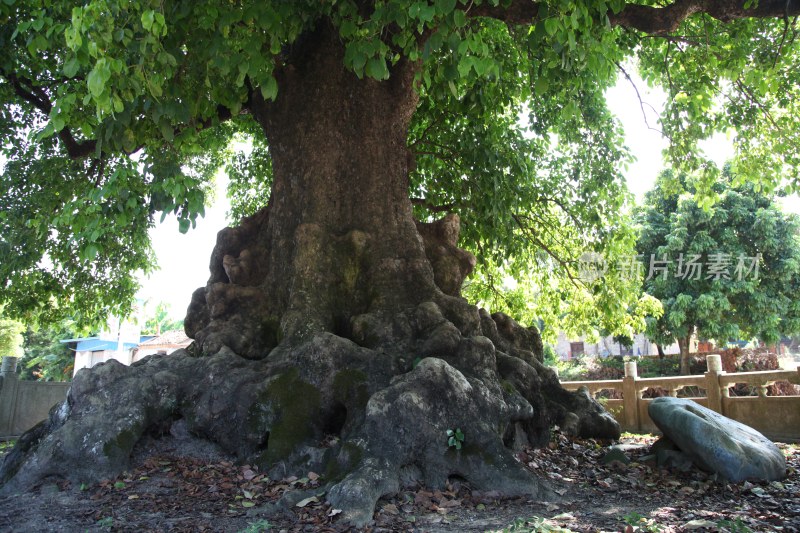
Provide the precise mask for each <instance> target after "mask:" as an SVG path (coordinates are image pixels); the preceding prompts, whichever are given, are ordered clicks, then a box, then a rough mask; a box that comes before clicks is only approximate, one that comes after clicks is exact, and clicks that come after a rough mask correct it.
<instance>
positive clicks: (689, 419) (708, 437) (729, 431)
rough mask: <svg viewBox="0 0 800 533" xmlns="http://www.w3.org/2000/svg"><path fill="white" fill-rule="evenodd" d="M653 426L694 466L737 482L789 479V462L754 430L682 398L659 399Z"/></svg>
mask: <svg viewBox="0 0 800 533" xmlns="http://www.w3.org/2000/svg"><path fill="white" fill-rule="evenodd" d="M648 413H649V414H650V418H651V419H652V420H653V422H654V423H655V424H656V426H658V428H659V429H660V430H661V431H662V432H663V433H664V435H665V436H666V437H667V438H669V439H670V440H672V441H673V442H674V443H675V444H676V445H677V446H678V448H680V450H681V451H682V452H683V453H685V454H686V455H688V456H689V457H690V458H691V459H692V461H693V462H694V464H696V465H697V466H699V467H700V468H702V469H704V470H708V471H711V472H716V473H717V474H719V475H720V476H722V477H724V478H725V479H727V480H729V481H733V482H739V481H744V480H745V479H749V480H766V481H773V480H777V479H782V478H784V477H785V476H786V459H785V458H784V456H783V453H781V451H780V450H779V449H778V447H777V446H775V444H774V443H773V442H772V441H770V440H769V439H767V438H766V437H765V436H764V435H762V434H761V433H759V432H758V431H756V430H754V429H753V428H751V427H749V426H746V425H744V424H741V423H739V422H736V421H735V420H731V419H730V418H727V417H725V416H722V415H721V414H719V413H715V412H714V411H712V410H711V409H708V408H706V407H703V406H702V405H700V404H698V403H696V402H693V401H692V400H685V399H682V398H656V399H655V400H653V401H652V402H650V406H649V408H648Z"/></svg>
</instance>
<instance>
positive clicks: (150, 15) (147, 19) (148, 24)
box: [142, 9, 156, 31]
mask: <svg viewBox="0 0 800 533" xmlns="http://www.w3.org/2000/svg"><path fill="white" fill-rule="evenodd" d="M155 16H156V12H155V11H153V10H152V9H150V10H148V11H145V12H144V13H142V27H143V28H144V29H146V30H147V31H150V30H151V29H152V27H153V22H154V21H155Z"/></svg>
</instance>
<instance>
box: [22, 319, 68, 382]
mask: <svg viewBox="0 0 800 533" xmlns="http://www.w3.org/2000/svg"><path fill="white" fill-rule="evenodd" d="M82 333H83V332H82V331H81V330H79V329H78V328H77V327H76V326H75V322H74V321H73V320H71V319H62V320H59V321H58V322H56V323H54V324H47V325H40V326H38V327H31V326H29V327H28V328H26V329H25V333H24V338H25V342H24V344H23V351H24V356H23V358H22V361H21V366H22V372H21V373H20V377H21V378H22V379H36V380H41V381H71V380H72V372H73V370H74V367H75V352H73V351H72V350H70V349H69V347H68V346H67V345H66V344H64V343H62V342H61V341H62V340H65V339H74V338H76V337H79V336H81V334H82Z"/></svg>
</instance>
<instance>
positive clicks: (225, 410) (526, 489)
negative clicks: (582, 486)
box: [0, 299, 619, 524]
mask: <svg viewBox="0 0 800 533" xmlns="http://www.w3.org/2000/svg"><path fill="white" fill-rule="evenodd" d="M446 305H450V309H447V310H445V312H446V313H447V314H450V315H458V314H459V313H461V314H463V313H464V312H469V314H471V315H473V316H472V318H468V317H464V316H461V317H460V319H459V320H460V321H461V322H462V323H465V324H472V327H474V328H477V331H475V332H474V333H476V334H474V335H473V336H465V335H464V334H463V333H462V332H461V330H460V329H459V328H458V327H456V326H455V324H454V323H453V322H452V321H450V320H447V319H446V318H445V317H444V313H442V309H441V307H440V305H437V304H435V303H433V302H425V303H423V304H421V305H419V306H418V307H417V308H416V309H415V310H414V311H413V312H408V313H404V314H401V315H399V316H398V317H396V320H395V323H394V324H393V325H392V327H391V328H389V329H391V330H393V331H400V332H403V334H404V335H405V339H404V342H400V341H399V340H398V343H397V344H398V345H399V346H405V347H406V349H405V350H402V351H400V352H394V353H392V352H389V351H387V350H386V349H385V345H384V347H382V348H380V349H375V348H365V347H363V346H359V345H358V344H356V343H355V342H353V341H352V340H350V339H346V338H343V337H340V336H337V335H333V334H331V333H320V334H316V335H314V336H312V337H311V338H310V339H308V340H306V341H303V342H301V343H298V344H290V343H284V344H281V345H280V346H279V347H278V348H276V349H275V350H273V351H272V352H271V353H270V355H269V357H268V358H266V359H262V360H249V359H245V358H242V357H240V356H238V355H236V354H235V353H233V352H232V351H230V350H229V349H228V348H222V349H221V350H219V351H218V352H217V353H216V354H214V355H210V356H203V357H195V356H192V355H191V354H190V353H189V352H186V351H181V352H177V353H174V354H171V355H169V356H160V357H151V358H148V359H146V360H145V361H142V362H140V363H137V364H134V365H133V366H131V367H125V366H123V365H121V364H119V363H116V362H109V363H105V364H102V365H99V366H97V367H95V368H93V369H91V370H86V371H81V372H80V373H79V374H78V375H77V376H76V378H75V381H74V384H73V387H72V389H71V390H70V393H69V397H68V399H67V401H66V402H65V403H64V404H62V405H59V406H56V408H54V409H53V411H52V412H51V415H50V418H49V420H47V421H45V422H43V423H42V424H40V425H39V426H37V427H36V428H34V429H33V430H31V431H30V432H28V433H27V434H26V435H25V436H24V437H23V438H22V439H21V440H20V442H19V444H18V446H17V448H16V449H15V450H14V451H13V452H12V453H11V454H9V456H8V457H7V459H6V460H5V462H4V463H3V465H2V468H1V469H0V476H2V477H1V478H0V479H2V480H3V481H4V482H5V485H4V487H3V489H2V490H3V491H5V492H9V491H14V492H15V491H22V490H28V489H30V488H32V487H34V486H36V484H37V483H40V482H41V481H42V480H43V479H46V478H49V477H52V476H55V477H59V478H66V479H70V480H73V481H75V482H91V481H96V480H99V479H102V478H106V477H110V476H113V475H116V474H118V473H119V472H120V471H122V470H124V469H126V468H127V467H128V465H129V460H130V456H131V452H132V450H133V448H134V446H135V445H136V443H137V442H138V441H139V440H140V439H141V438H142V437H143V436H144V435H158V434H164V433H166V432H168V431H169V430H170V426H171V425H172V424H174V423H175V422H176V421H178V420H180V421H181V424H182V425H185V427H186V428H187V429H188V430H189V431H190V432H191V433H192V434H194V435H195V436H199V437H203V438H206V439H208V440H211V441H213V442H215V443H217V444H218V445H219V446H221V447H222V448H223V449H224V450H226V451H227V452H230V453H233V454H235V455H236V456H237V457H238V458H240V459H241V460H242V461H247V462H250V463H251V464H258V465H259V466H261V467H262V468H264V469H271V470H272V472H273V473H274V474H275V475H276V476H277V475H286V474H288V473H304V472H307V471H308V470H310V469H313V470H315V471H318V472H323V473H324V475H325V476H326V477H327V480H328V481H329V482H331V483H333V485H332V488H331V489H330V491H329V493H328V498H329V499H330V501H331V503H332V504H333V505H334V506H335V507H337V508H339V509H342V510H343V511H344V516H345V518H346V519H347V520H349V521H351V522H352V523H354V524H364V523H366V522H368V521H369V520H370V519H371V516H372V512H373V509H374V506H375V502H376V501H377V500H378V498H379V497H381V496H382V495H384V494H389V493H392V492H395V491H397V490H398V488H399V487H400V486H401V484H408V483H413V482H422V483H424V484H425V485H427V486H431V487H442V486H443V485H444V484H445V483H446V481H447V480H448V478H449V477H451V476H458V477H460V478H464V479H466V480H468V481H469V482H470V483H472V484H473V485H474V486H476V487H479V488H482V489H487V490H488V489H492V490H499V491H501V492H504V493H508V494H529V495H531V496H533V497H537V496H543V495H544V494H545V491H546V490H547V489H546V488H545V487H544V486H543V485H542V484H541V482H540V481H538V480H537V479H535V478H533V477H532V476H531V475H530V474H529V473H528V472H527V471H525V470H524V469H522V468H521V467H519V466H518V464H517V462H516V461H515V459H514V458H513V455H512V451H513V448H514V447H515V446H520V445H522V444H525V443H529V442H530V443H534V444H536V443H541V442H544V441H545V440H546V439H547V436H548V432H549V428H550V427H551V426H552V425H553V424H561V425H565V426H566V427H567V428H568V429H570V430H571V431H573V432H575V433H582V434H591V435H593V436H600V437H615V436H617V435H618V434H619V427H618V426H617V425H616V423H615V422H614V421H613V419H611V418H610V417H609V416H608V415H607V414H606V413H605V412H604V411H602V409H601V408H600V406H599V405H597V404H596V403H594V402H593V401H591V400H589V398H588V396H586V395H582V394H580V393H570V392H567V391H564V390H563V389H561V388H560V387H559V386H558V382H557V380H556V378H555V376H554V375H553V373H552V372H551V371H549V370H548V369H546V368H544V367H543V366H542V365H541V364H540V363H539V361H538V359H537V358H536V356H535V355H534V353H533V352H532V351H530V350H525V349H524V348H522V347H520V343H521V342H522V340H523V339H525V338H529V337H531V336H534V337H535V336H536V335H535V333H533V330H522V329H521V328H520V327H519V326H517V325H516V324H514V323H513V321H510V319H508V318H507V317H503V316H496V317H495V319H492V318H491V317H489V316H488V314H486V313H485V312H481V313H479V312H478V310H477V309H475V308H474V307H470V306H465V305H462V304H461V303H460V302H456V301H455V299H452V300H451V299H446V300H443V302H442V306H446ZM487 320H488V321H487ZM374 322H375V321H370V320H366V321H365V323H374ZM490 322H491V324H496V325H497V324H498V323H499V325H500V327H488V329H490V330H491V331H489V332H487V333H489V335H491V336H493V337H494V336H496V337H495V339H494V342H493V341H492V340H490V338H489V337H486V336H482V335H478V334H477V333H481V332H482V329H485V328H486V326H488V325H489V324H490ZM505 331H508V332H511V333H512V334H511V335H502V334H501V333H500V332H505ZM381 344H383V343H381ZM497 346H504V347H505V349H506V350H508V352H510V353H506V352H503V351H498V348H497ZM455 428H459V429H461V430H462V431H463V433H464V435H465V438H464V441H463V447H462V448H461V449H460V450H457V449H455V447H452V446H448V442H447V430H448V429H455ZM332 437H333V438H332Z"/></svg>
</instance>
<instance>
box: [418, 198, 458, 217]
mask: <svg viewBox="0 0 800 533" xmlns="http://www.w3.org/2000/svg"><path fill="white" fill-rule="evenodd" d="M410 200H411V203H412V204H414V205H421V206H422V207H424V208H425V209H427V210H428V211H431V212H433V213H449V212H451V211H452V210H453V209H454V208H455V207H456V204H455V203H449V204H444V205H433V204H431V203H429V202H428V200H426V199H425V198H411V199H410Z"/></svg>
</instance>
